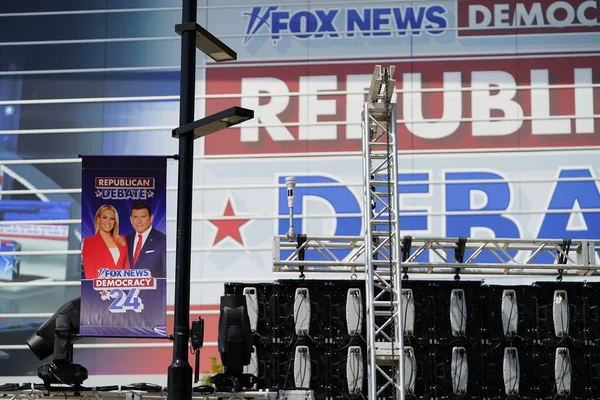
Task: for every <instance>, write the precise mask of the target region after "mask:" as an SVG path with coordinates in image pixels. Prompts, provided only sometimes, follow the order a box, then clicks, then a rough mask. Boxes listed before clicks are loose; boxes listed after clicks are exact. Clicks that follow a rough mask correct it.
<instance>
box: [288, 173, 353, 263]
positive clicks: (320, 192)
mask: <svg viewBox="0 0 600 400" xmlns="http://www.w3.org/2000/svg"><path fill="white" fill-rule="evenodd" d="M296 182H297V183H298V186H297V187H296V192H295V201H294V215H300V214H303V213H304V212H305V210H304V205H303V203H304V198H305V197H306V198H310V197H316V198H320V199H322V200H325V201H327V202H328V203H329V204H330V205H331V206H332V207H333V209H334V212H335V213H336V214H358V215H360V213H361V209H360V205H359V204H358V202H357V201H356V197H355V196H354V194H353V193H352V192H351V191H350V190H349V189H348V188H347V187H344V186H330V187H319V188H311V187H306V186H302V185H306V184H315V183H319V184H324V183H332V184H339V182H338V181H336V180H335V179H331V178H327V177H323V176H316V175H313V176H311V175H309V176H297V177H296ZM279 184H280V185H281V186H280V188H279V215H281V217H280V218H279V234H280V235H285V234H286V233H287V231H288V228H289V221H288V219H287V217H286V216H287V215H288V213H289V212H288V204H287V189H286V187H285V177H279ZM332 217H333V218H335V220H336V228H335V232H334V233H333V235H335V236H341V235H344V236H362V231H361V227H362V218H361V217H360V216H349V217H343V216H342V217H340V216H336V215H332ZM302 222H303V221H302V218H294V228H295V229H296V233H307V234H309V235H311V234H312V235H313V236H314V235H318V234H319V232H302ZM321 234H322V235H326V236H329V235H331V234H330V233H321ZM349 253H350V252H349V251H347V250H333V254H335V256H336V257H338V258H340V259H342V258H344V257H346V256H347V255H348V254H349ZM289 255H290V253H287V254H285V252H281V256H282V257H288V256H289ZM322 259H323V256H322V255H320V254H319V253H317V252H316V251H314V250H313V251H307V252H306V260H322Z"/></svg>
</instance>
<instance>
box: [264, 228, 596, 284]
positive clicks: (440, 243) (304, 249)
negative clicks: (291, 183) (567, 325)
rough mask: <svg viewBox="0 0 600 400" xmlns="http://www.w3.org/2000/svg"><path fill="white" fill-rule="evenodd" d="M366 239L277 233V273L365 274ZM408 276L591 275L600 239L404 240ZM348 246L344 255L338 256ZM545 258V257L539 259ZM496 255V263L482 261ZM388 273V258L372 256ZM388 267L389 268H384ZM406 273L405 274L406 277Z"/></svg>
mask: <svg viewBox="0 0 600 400" xmlns="http://www.w3.org/2000/svg"><path fill="white" fill-rule="evenodd" d="M364 244H365V241H364V238H363V237H360V236H314V237H310V236H309V237H307V239H306V241H305V242H304V243H302V244H301V245H300V246H298V245H297V243H294V242H290V241H288V239H287V237H286V236H276V237H275V238H274V246H273V266H274V267H273V271H274V272H294V273H299V272H302V271H304V272H306V273H317V272H319V273H351V274H352V273H356V274H358V273H364V272H365V270H366V266H365V264H366V262H365V245H364ZM400 249H401V254H402V260H401V263H402V272H403V273H404V274H406V275H409V276H410V275H413V274H417V275H423V274H430V275H431V274H442V275H443V274H456V273H458V274H464V275H492V276H498V275H505V276H511V275H517V276H540V275H541V276H547V275H562V276H590V275H598V274H600V264H599V263H598V258H599V256H600V240H570V239H532V240H529V239H471V238H413V237H411V236H405V237H403V238H402V241H401V243H400ZM336 251H344V253H347V254H348V255H347V256H345V257H343V258H342V257H338V256H336ZM540 258H541V259H542V261H543V262H540V261H538V260H539V259H540ZM485 259H493V262H490V261H484V260H485ZM374 264H375V266H377V273H378V274H385V273H386V269H387V268H389V262H388V261H385V260H383V261H380V260H376V261H374ZM386 267H387V268H386ZM403 278H407V276H404V277H403Z"/></svg>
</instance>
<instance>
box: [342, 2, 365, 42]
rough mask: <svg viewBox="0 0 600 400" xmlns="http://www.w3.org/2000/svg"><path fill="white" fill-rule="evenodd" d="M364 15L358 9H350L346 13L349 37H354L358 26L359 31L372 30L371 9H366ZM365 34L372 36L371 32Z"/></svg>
mask: <svg viewBox="0 0 600 400" xmlns="http://www.w3.org/2000/svg"><path fill="white" fill-rule="evenodd" d="M363 12H364V15H361V14H360V13H359V12H358V10H354V9H350V10H348V11H347V15H346V25H347V27H346V31H347V32H348V33H347V34H346V35H347V36H348V37H354V31H355V30H356V29H357V28H358V30H359V31H361V32H362V31H370V30H371V10H370V9H368V8H367V9H365V10H364V11H363ZM362 35H363V36H371V33H370V32H364V33H363V34H362Z"/></svg>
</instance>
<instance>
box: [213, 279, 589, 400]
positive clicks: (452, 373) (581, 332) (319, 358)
mask: <svg viewBox="0 0 600 400" xmlns="http://www.w3.org/2000/svg"><path fill="white" fill-rule="evenodd" d="M225 292H226V293H227V294H246V295H247V300H248V303H247V304H248V310H249V312H250V313H253V314H254V315H255V322H254V333H253V336H254V337H253V342H254V347H255V349H256V351H255V357H254V358H253V360H255V361H254V363H255V364H254V365H253V366H252V365H251V366H249V368H248V369H249V371H248V372H253V373H255V374H256V375H257V376H258V378H259V380H258V384H257V388H258V389H267V388H268V389H288V390H289V389H294V388H310V389H311V390H313V391H314V394H315V398H316V399H336V400H338V399H353V398H362V397H361V396H366V391H367V362H366V360H367V354H366V353H367V348H366V323H365V322H366V321H365V318H366V313H365V309H366V307H365V304H366V303H365V286H364V281H321V280H308V279H307V280H282V281H277V282H273V283H264V284H226V285H225ZM402 296H403V297H402V313H403V315H402V316H403V321H404V327H403V328H404V346H405V348H404V361H405V374H404V380H405V387H406V390H407V393H406V398H411V399H455V398H457V399H461V398H464V399H467V398H470V399H489V400H496V399H498V400H500V399H524V400H527V399H536V400H537V399H548V400H550V399H575V400H579V399H582V400H583V399H586V400H587V399H598V398H600V348H599V347H600V283H599V284H596V283H585V282H583V281H581V282H558V281H555V282H538V283H536V284H533V285H515V286H501V285H486V284H484V283H482V282H479V281H477V282H469V281H462V280H461V281H422V280H410V279H409V280H404V281H403V282H402ZM386 300H390V299H389V297H386V295H385V293H382V295H381V296H379V297H378V301H386ZM387 318H389V317H386V316H376V317H375V320H376V324H377V325H378V326H385V325H386V324H385V322H386V319H387ZM391 329H392V327H391V326H388V327H386V328H384V329H383V330H384V331H386V330H387V331H386V332H387V333H388V334H389V335H391V334H392V330H391ZM388 331H389V332H388ZM383 368H384V369H385V368H386V367H383ZM380 378H381V376H378V379H380ZM383 384H384V382H383V381H381V382H378V386H379V387H381V386H382V385H383ZM392 398H395V393H394V391H393V389H392V388H391V387H389V386H388V387H387V388H385V389H384V390H383V391H382V392H381V393H380V396H379V399H392Z"/></svg>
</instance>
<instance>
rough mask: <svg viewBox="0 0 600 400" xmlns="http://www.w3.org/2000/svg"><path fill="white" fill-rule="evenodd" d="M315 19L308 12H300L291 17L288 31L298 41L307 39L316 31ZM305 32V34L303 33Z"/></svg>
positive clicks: (316, 23) (316, 22)
mask: <svg viewBox="0 0 600 400" xmlns="http://www.w3.org/2000/svg"><path fill="white" fill-rule="evenodd" d="M317 25H318V21H317V17H315V16H314V14H313V13H311V12H309V11H300V12H297V13H295V14H294V15H292V18H291V20H290V31H292V32H293V33H294V36H295V37H297V38H298V39H308V38H309V37H311V36H312V34H313V33H315V32H316V31H317ZM303 32H305V33H303Z"/></svg>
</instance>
